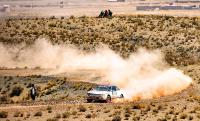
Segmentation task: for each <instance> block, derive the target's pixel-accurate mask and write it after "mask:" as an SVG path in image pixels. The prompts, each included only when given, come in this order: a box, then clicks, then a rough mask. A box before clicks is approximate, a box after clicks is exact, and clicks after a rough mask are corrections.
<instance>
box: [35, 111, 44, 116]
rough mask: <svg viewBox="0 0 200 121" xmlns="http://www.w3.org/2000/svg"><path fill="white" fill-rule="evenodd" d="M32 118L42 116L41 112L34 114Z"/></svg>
mask: <svg viewBox="0 0 200 121" xmlns="http://www.w3.org/2000/svg"><path fill="white" fill-rule="evenodd" d="M34 116H42V112H41V111H38V112H36V113H35V114H34Z"/></svg>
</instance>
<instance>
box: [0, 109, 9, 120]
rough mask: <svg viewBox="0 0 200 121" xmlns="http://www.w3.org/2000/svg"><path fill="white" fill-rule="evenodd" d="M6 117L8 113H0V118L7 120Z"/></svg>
mask: <svg viewBox="0 0 200 121" xmlns="http://www.w3.org/2000/svg"><path fill="white" fill-rule="evenodd" d="M7 117H8V112H5V111H1V112H0V118H7Z"/></svg>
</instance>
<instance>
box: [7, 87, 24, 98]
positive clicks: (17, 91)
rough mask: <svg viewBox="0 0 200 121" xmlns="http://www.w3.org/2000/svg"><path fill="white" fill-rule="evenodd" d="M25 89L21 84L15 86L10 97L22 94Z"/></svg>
mask: <svg viewBox="0 0 200 121" xmlns="http://www.w3.org/2000/svg"><path fill="white" fill-rule="evenodd" d="M23 90H24V88H22V87H20V86H15V87H13V89H12V91H11V93H10V97H14V96H20V94H21V93H22V92H23Z"/></svg>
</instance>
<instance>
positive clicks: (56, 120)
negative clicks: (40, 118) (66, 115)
mask: <svg viewBox="0 0 200 121" xmlns="http://www.w3.org/2000/svg"><path fill="white" fill-rule="evenodd" d="M47 121H58V119H57V118H48V119H47Z"/></svg>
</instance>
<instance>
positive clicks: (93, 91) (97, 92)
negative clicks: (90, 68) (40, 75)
mask: <svg viewBox="0 0 200 121" xmlns="http://www.w3.org/2000/svg"><path fill="white" fill-rule="evenodd" d="M88 93H90V94H108V93H109V92H108V91H97V90H90V91H88Z"/></svg>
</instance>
